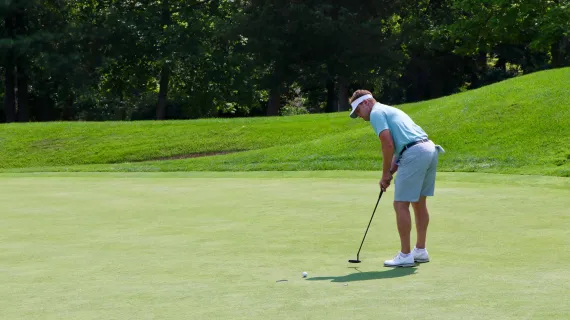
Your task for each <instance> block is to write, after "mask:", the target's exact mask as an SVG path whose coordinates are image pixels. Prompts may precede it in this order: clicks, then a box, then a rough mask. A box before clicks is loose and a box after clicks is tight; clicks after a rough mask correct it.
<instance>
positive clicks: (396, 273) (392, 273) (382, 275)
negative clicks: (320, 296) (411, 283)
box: [306, 268, 416, 282]
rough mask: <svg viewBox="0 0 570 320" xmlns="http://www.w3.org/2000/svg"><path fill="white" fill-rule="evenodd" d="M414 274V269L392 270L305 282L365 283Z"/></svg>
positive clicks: (314, 279)
mask: <svg viewBox="0 0 570 320" xmlns="http://www.w3.org/2000/svg"><path fill="white" fill-rule="evenodd" d="M415 273H416V268H394V269H389V270H386V271H368V272H362V271H359V272H358V273H351V274H348V275H345V276H338V277H313V278H308V279H306V280H307V281H326V280H331V282H353V281H367V280H379V279H390V278H399V277H405V276H409V275H413V274H415Z"/></svg>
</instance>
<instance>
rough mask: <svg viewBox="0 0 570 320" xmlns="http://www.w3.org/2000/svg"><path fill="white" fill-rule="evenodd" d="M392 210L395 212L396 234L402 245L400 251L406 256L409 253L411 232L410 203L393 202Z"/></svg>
mask: <svg viewBox="0 0 570 320" xmlns="http://www.w3.org/2000/svg"><path fill="white" fill-rule="evenodd" d="M394 210H395V211H396V222H397V224H398V233H399V234H400V242H401V245H402V250H401V251H402V253H403V254H408V253H410V252H411V248H410V232H411V231H412V219H411V218H410V203H409V202H402V201H394Z"/></svg>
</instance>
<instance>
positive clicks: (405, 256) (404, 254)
mask: <svg viewBox="0 0 570 320" xmlns="http://www.w3.org/2000/svg"><path fill="white" fill-rule="evenodd" d="M400 255H401V256H402V258H407V257H408V256H409V255H410V254H409V253H401V252H400Z"/></svg>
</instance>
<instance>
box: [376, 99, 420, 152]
mask: <svg viewBox="0 0 570 320" xmlns="http://www.w3.org/2000/svg"><path fill="white" fill-rule="evenodd" d="M370 124H371V125H372V128H374V131H375V132H376V136H379V135H380V132H382V131H384V130H386V129H388V130H390V133H391V134H392V139H393V140H394V154H395V155H398V154H400V151H402V149H403V148H404V147H405V146H406V145H407V144H408V143H410V142H414V141H418V140H422V139H427V138H428V135H427V134H426V133H425V131H424V130H423V129H422V128H421V127H420V126H418V125H417V124H415V123H414V121H413V120H412V118H410V117H409V116H408V115H407V114H406V113H405V112H403V111H402V110H400V109H398V108H394V107H390V106H387V105H385V104H381V103H378V102H377V103H376V104H375V105H374V107H373V108H372V112H371V113H370Z"/></svg>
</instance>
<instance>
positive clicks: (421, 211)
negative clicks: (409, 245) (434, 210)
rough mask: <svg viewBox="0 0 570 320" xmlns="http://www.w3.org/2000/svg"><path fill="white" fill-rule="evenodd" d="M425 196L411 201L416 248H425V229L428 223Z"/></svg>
mask: <svg viewBox="0 0 570 320" xmlns="http://www.w3.org/2000/svg"><path fill="white" fill-rule="evenodd" d="M426 199H427V197H420V200H419V201H418V202H413V203H412V207H413V208H414V214H415V216H416V231H417V233H418V238H417V241H416V248H418V249H425V247H426V238H427V229H428V225H429V213H428V209H427V201H426Z"/></svg>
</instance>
